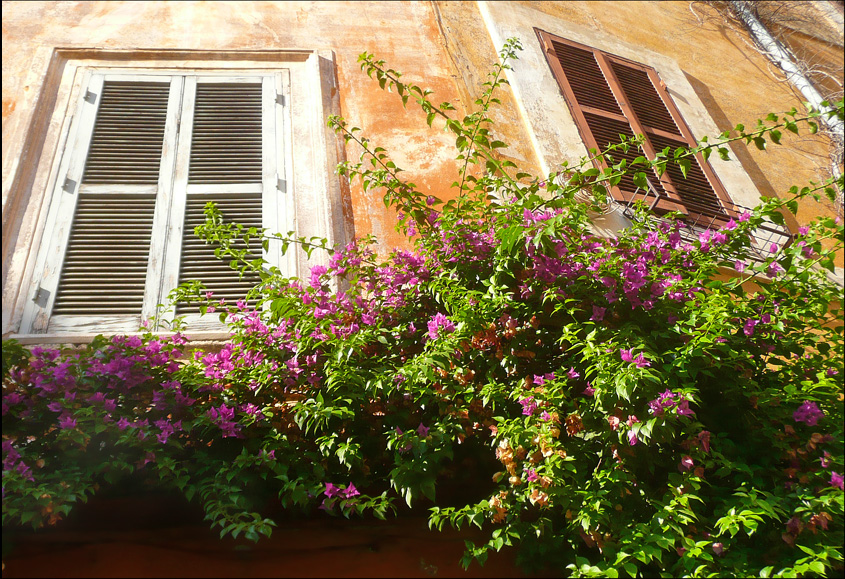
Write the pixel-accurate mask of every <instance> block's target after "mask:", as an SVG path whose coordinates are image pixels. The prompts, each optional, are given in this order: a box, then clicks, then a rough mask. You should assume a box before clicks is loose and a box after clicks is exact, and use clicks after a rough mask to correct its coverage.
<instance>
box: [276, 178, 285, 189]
mask: <svg viewBox="0 0 845 579" xmlns="http://www.w3.org/2000/svg"><path fill="white" fill-rule="evenodd" d="M276 188H277V189H278V190H279V191H281V192H282V193H287V192H288V184H287V181H285V180H284V179H282V178H281V177H276Z"/></svg>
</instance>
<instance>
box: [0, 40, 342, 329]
mask: <svg viewBox="0 0 845 579" xmlns="http://www.w3.org/2000/svg"><path fill="white" fill-rule="evenodd" d="M52 52H53V58H52V59H51V60H50V63H49V66H48V68H47V70H45V71H44V73H43V75H42V77H41V80H42V85H41V87H40V93H39V99H38V101H37V103H36V105H35V106H34V107H33V109H32V111H31V114H30V117H29V118H30V125H29V126H28V129H29V130H28V131H26V132H23V131H21V130H19V129H18V128H16V129H15V130H13V131H10V137H11V138H12V139H15V141H16V142H19V143H20V144H21V145H20V146H21V152H20V156H19V158H18V159H17V162H16V165H15V167H14V170H13V171H12V174H10V176H9V178H8V179H6V180H4V222H6V223H9V222H12V223H13V227H10V228H8V229H7V228H4V233H3V238H4V239H3V243H4V263H3V266H4V279H3V284H4V290H3V303H4V305H3V335H4V338H8V337H12V338H16V339H19V340H21V341H23V342H26V343H37V342H63V343H81V342H85V341H88V340H90V338H91V337H93V336H94V335H96V334H98V333H105V334H109V333H117V332H120V333H124V332H131V331H132V330H135V329H137V328H129V326H127V325H125V324H121V323H119V322H114V321H112V320H103V319H102V318H100V319H98V322H97V323H95V324H89V325H75V326H73V327H68V328H62V331H60V332H57V331H54V329H49V330H48V331H45V328H47V327H48V323H49V319H48V318H47V317H46V315H45V313H44V309H43V308H37V309H38V310H39V311H37V312H35V313H34V314H33V313H32V312H28V313H27V316H28V319H27V320H24V317H25V316H24V313H25V311H26V310H27V308H28V304H29V303H30V301H31V300H32V299H33V298H35V297H37V296H36V295H35V293H36V286H37V285H38V284H37V283H36V282H37V281H40V277H41V275H40V272H39V273H36V272H37V271H38V269H37V266H38V265H39V264H38V263H37V261H38V256H39V254H40V252H41V251H42V249H43V247H42V246H43V244H42V240H43V239H44V238H45V231H46V232H49V231H51V230H52V229H53V227H54V224H55V221H56V219H57V213H56V209H54V207H53V203H52V201H53V199H52V195H51V193H52V192H53V191H55V189H56V186H57V184H58V183H59V174H60V173H63V172H64V171H65V169H66V167H64V166H60V165H63V157H62V155H61V152H62V151H63V150H64V149H65V148H66V147H67V146H68V143H72V142H73V139H74V138H75V135H76V134H77V132H78V131H76V130H75V126H72V125H75V124H76V123H78V120H79V119H77V118H76V115H75V114H74V113H75V106H76V104H77V103H78V102H79V99H80V98H82V96H83V94H84V93H83V94H80V86H81V84H82V79H83V77H84V76H85V75H86V74H87V73H90V72H92V71H102V72H109V73H110V72H115V71H116V70H120V71H126V70H129V69H131V70H145V71H147V72H149V73H150V74H152V73H153V72H155V73H160V74H177V75H185V74H194V73H197V74H203V75H207V74H208V75H210V74H218V75H232V74H240V73H244V72H245V73H248V74H256V73H266V74H281V75H284V76H285V77H286V78H287V81H286V83H285V88H284V91H282V94H281V99H280V100H281V101H282V103H283V104H284V106H283V107H282V110H284V111H285V113H284V114H285V115H286V117H287V118H286V120H287V122H285V123H284V126H283V128H282V131H281V132H280V133H278V134H277V139H279V140H284V141H286V142H287V143H293V142H296V143H297V145H298V148H297V150H296V151H294V150H293V147H285V148H284V151H283V154H282V155H281V158H280V159H279V165H280V167H283V168H284V172H282V171H280V175H279V177H277V179H276V183H277V186H278V187H279V188H280V190H281V191H282V192H283V193H282V194H281V195H280V201H279V203H278V205H277V207H278V214H277V215H276V220H277V222H278V221H282V220H284V221H285V222H286V223H288V224H289V226H290V228H289V229H288V230H290V231H295V232H296V234H297V235H304V236H319V237H326V238H327V239H328V240H329V243H330V244H332V245H338V244H344V243H346V242H348V240H349V239H350V238H351V237H352V231H353V226H352V222H351V214H349V213H348V211H346V210H345V209H346V207H347V206H348V201H346V200H344V199H343V196H344V195H348V191H346V190H344V189H343V188H342V184H341V181H340V178H339V177H338V176H337V175H336V174H335V173H334V170H333V169H334V168H335V167H336V165H337V162H338V161H339V160H340V159H341V158H342V154H343V153H342V147H341V146H340V144H339V143H337V139H336V136H335V135H334V133H332V132H331V130H330V129H329V128H328V127H327V126H326V121H327V118H328V116H329V115H331V114H338V113H339V98H338V94H337V76H336V69H335V63H334V61H335V57H334V53H333V52H332V51H329V50H243V51H238V50H234V51H201V50H180V49H173V50H170V49H165V50H146V49H142V50H134V49H133V50H110V49H85V48H72V49H65V48H55V49H52ZM291 95H293V97H294V98H291ZM300 145H301V146H300ZM64 159H66V156H65V157H64ZM277 230H279V231H283V232H286V230H285V229H284V228H283V227H278V228H277ZM270 246H271V247H270V253H271V254H272V253H273V252H276V253H277V254H278V253H280V248H281V243H280V242H278V241H272V242H271V243H270ZM274 246H275V248H274ZM327 260H328V256H322V255H319V254H318V253H315V254H313V255H312V256H310V257H309V256H306V255H305V253H304V252H302V251H288V252H287V253H286V254H285V255H284V256H283V257H282V258H281V259H280V260H279V262H278V265H279V267H280V269H282V271H285V272H286V273H287V272H289V274H290V275H295V276H300V275H301V272H303V271H307V269H308V267H310V266H311V265H316V264H323V262H325V261H327ZM40 265H43V263H42V264H40ZM41 271H43V269H42V270H41ZM139 317H140V316H139ZM212 318H214V319H213V320H212ZM190 321H195V320H190ZM189 327H190V328H191V329H192V330H193V331H194V333H197V332H198V333H199V335H205V334H208V335H215V336H216V335H218V334H219V329H220V328H221V327H222V326H221V324H220V323H219V322H218V321H217V320H216V316H206V317H205V319H204V323H201V324H191V325H189ZM160 331H162V332H165V333H166V329H164V328H161V329H160ZM209 331H210V332H209Z"/></svg>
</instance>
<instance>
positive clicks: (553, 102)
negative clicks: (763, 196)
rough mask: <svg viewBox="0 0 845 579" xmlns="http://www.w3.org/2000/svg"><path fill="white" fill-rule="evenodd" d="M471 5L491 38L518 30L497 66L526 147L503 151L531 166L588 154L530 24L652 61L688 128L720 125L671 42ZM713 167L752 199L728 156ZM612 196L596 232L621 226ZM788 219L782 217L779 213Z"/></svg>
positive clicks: (542, 168)
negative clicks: (501, 66)
mask: <svg viewBox="0 0 845 579" xmlns="http://www.w3.org/2000/svg"><path fill="white" fill-rule="evenodd" d="M478 8H479V12H480V13H481V19H482V21H483V23H484V26H485V28H486V30H487V32H488V34H489V36H490V40H491V41H492V44H493V46H502V45H504V43H505V42H506V40H507V39H508V38H514V37H516V38H519V39H520V40H521V41H522V47H523V50H522V51H520V53H519V60H518V61H517V62H516V63H515V64H514V65H513V67H512V68H511V69H509V70H506V71H505V72H504V74H505V78H506V79H507V81H508V83H509V88H510V91H511V93H512V94H513V101H514V105H515V107H516V109H517V110H518V112H519V115H520V117H521V120H522V121H523V122H524V126H525V128H526V132H527V139H526V143H525V144H526V145H527V146H528V148H529V151H525V152H522V151H521V150H520V149H519V148H515V150H514V151H513V152H512V151H509V150H508V149H503V150H502V151H503V153H504V154H509V153H510V154H517V155H524V154H525V153H529V154H533V159H532V160H533V161H534V162H535V163H536V166H537V169H538V170H539V172H540V173H542V174H544V175H549V174H552V173H553V172H556V171H557V169H558V168H559V167H560V166H561V164H562V163H563V162H570V163H571V162H573V161H576V162H577V160H578V159H583V158H586V157H588V156H589V151H588V150H587V146H586V144H585V143H584V141H583V139H582V138H581V135H580V133H579V131H578V128H577V125H576V123H575V120H574V118H573V116H572V113H571V111H570V109H569V106H568V105H567V104H566V101H565V100H564V99H563V98H562V97H561V89H560V85H559V84H558V82H557V80H556V79H555V77H554V75H553V74H552V71H551V69H550V67H549V64H548V61H547V59H546V54H545V50H544V48H543V45H542V43H541V42H539V41H538V39H537V34H536V32H535V28H537V27H538V26H540V25H541V26H542V28H543V30H546V31H548V32H549V33H551V34H554V35H556V36H560V37H563V38H567V39H569V40H572V41H574V42H578V43H580V44H583V45H585V46H590V47H594V48H596V49H598V50H602V51H605V52H608V53H611V54H614V55H617V56H619V57H621V58H625V59H630V60H632V61H634V62H643V63H647V64H648V66H651V67H653V68H654V69H655V70H656V71H657V72H658V74H659V75H660V78H661V79H662V80H664V81H665V83H666V85H667V92H668V93H669V94H671V96H672V99H673V101H674V102H675V104H676V105H677V107H678V109H679V110H680V112H681V114H682V116H683V118H684V120H685V121H686V123H687V125H688V126H689V128H690V130H691V131H692V133H693V135H696V136H699V137H701V136H704V135H707V136H709V137H715V136H717V135H719V134H720V133H721V132H722V131H723V130H724V128H725V127H722V128H720V127H719V125H718V124H717V123H716V122H715V121H714V119H713V117H712V116H711V112H710V111H711V109H712V106H713V105H711V104H705V101H706V100H707V98H708V95H707V94H706V93H702V92H701V91H702V90H706V87H705V86H704V85H699V83H698V79H696V78H695V77H694V76H692V74H691V73H692V70H690V69H687V68H686V67H684V66H682V65H681V64H680V63H679V62H678V60H677V59H676V58H674V57H673V55H675V54H678V53H677V51H675V50H674V49H673V48H672V47H671V46H667V47H665V50H661V51H659V52H658V51H656V50H655V49H653V48H650V47H649V45H647V44H644V43H642V44H632V43H631V42H627V41H626V40H623V39H621V38H619V37H616V36H613V35H608V34H607V33H606V32H605V31H604V30H603V29H602V28H600V27H599V26H593V25H588V24H585V22H583V21H581V20H579V19H575V20H571V19H567V18H563V17H560V16H555V15H553V14H550V13H549V11H545V10H542V9H538V8H535V7H534V6H530V5H525V4H515V3H510V2H487V1H479V2H478ZM708 161H709V163H710V165H711V167H712V169H713V171H714V173H715V174H716V175H717V176H718V177H719V180H720V181H721V182H722V184H723V185H724V187H725V189H726V190H727V191H728V192H729V193H728V196H729V198H730V200H731V201H732V202H733V203H735V204H738V205H745V206H749V207H751V206H754V205H756V204H757V203H759V198H760V188H759V186H758V184H757V183H755V181H754V180H752V178H751V176H750V175H749V172H748V171H747V170H746V168H745V167H744V166H743V165H742V163H741V162H740V160H739V159H738V158H737V157H736V156H731V157H730V158H728V159H722V158H720V157H718V156H716V155H713V156H711V157H710V159H709V160H708ZM617 208H619V209H621V205H619V204H616V203H614V204H613V206H611V207H610V208H609V210H608V211H605V212H602V213H600V214H595V215H593V216H592V217H591V229H592V230H593V232H594V233H595V234H597V235H601V236H606V237H613V236H615V235H616V234H617V233H618V232H619V231H620V230H622V229H624V228H626V227H628V226H629V225H630V221H629V220H628V218H627V216H626V215H625V214H624V212H623V211H621V210H616V209H617ZM787 220H788V222H789V221H790V217H789V216H788V217H787Z"/></svg>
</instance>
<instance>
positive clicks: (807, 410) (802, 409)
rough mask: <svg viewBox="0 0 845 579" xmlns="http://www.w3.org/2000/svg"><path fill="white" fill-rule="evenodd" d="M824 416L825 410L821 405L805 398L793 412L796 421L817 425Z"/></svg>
mask: <svg viewBox="0 0 845 579" xmlns="http://www.w3.org/2000/svg"><path fill="white" fill-rule="evenodd" d="M822 417H824V412H822V410H821V409H820V408H819V405H818V404H816V403H815V402H810V401H809V400H805V401H804V404H802V405H801V406H799V407H798V410H796V411H795V412H793V413H792V418H793V419H795V422H806V423H807V425H808V426H815V425H816V423H817V422H818V421H819V419H820V418H822Z"/></svg>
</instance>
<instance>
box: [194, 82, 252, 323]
mask: <svg viewBox="0 0 845 579" xmlns="http://www.w3.org/2000/svg"><path fill="white" fill-rule="evenodd" d="M263 99H264V95H263V89H262V82H261V81H260V80H258V81H257V82H256V81H253V82H198V83H197V84H196V95H195V99H194V108H193V133H192V136H191V147H190V165H189V169H188V180H187V193H186V201H185V221H184V226H183V229H182V232H183V233H182V249H181V256H180V266H179V283H180V284H181V283H184V282H187V281H190V280H199V281H201V282H202V283H203V284H205V286H206V288H207V290H208V291H212V292H214V299H225V300H226V301H227V302H231V303H233V302H235V301H237V300H239V299H243V298H244V296H245V295H246V292H247V291H248V290H249V289H250V288H252V287H253V286H254V285H255V284H256V283H258V282H259V281H260V277H259V276H257V275H255V274H252V273H250V274H247V275H244V276H243V277H241V276H240V273H239V272H238V271H235V270H233V269H232V268H231V267H230V266H229V262H230V259H229V258H224V259H223V260H220V259H218V258H217V257H216V256H215V254H214V247H215V246H213V245H207V244H206V243H205V242H204V241H202V240H200V239H199V238H198V237H197V236H196V235H195V234H194V228H195V227H196V226H197V225H200V224H202V223H204V222H205V216H204V213H203V210H204V208H205V205H206V203H208V202H210V201H214V202H215V203H217V206H218V209H219V210H220V212H221V214H222V216H223V219H224V221H227V222H235V223H240V224H242V225H244V226H245V227H246V228H249V227H255V228H257V229H261V227H262V223H263V221H262V190H263V189H262V187H263V185H262V176H263V163H262V161H263V155H262V154H263V148H262V145H263V131H264V130H266V129H265V118H264V108H265V107H264V106H263ZM233 248H234V249H249V254H248V255H249V259H252V260H255V259H261V256H262V246H261V240H260V239H259V238H258V237H256V240H255V241H253V242H251V243H250V247H249V248H247V247H246V245H245V244H244V243H243V242H242V241H237V242H235V243H233ZM198 311H199V310H198V307H197V306H195V305H193V306H191V305H180V306H179V309H178V313H180V314H185V313H196V312H198Z"/></svg>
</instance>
